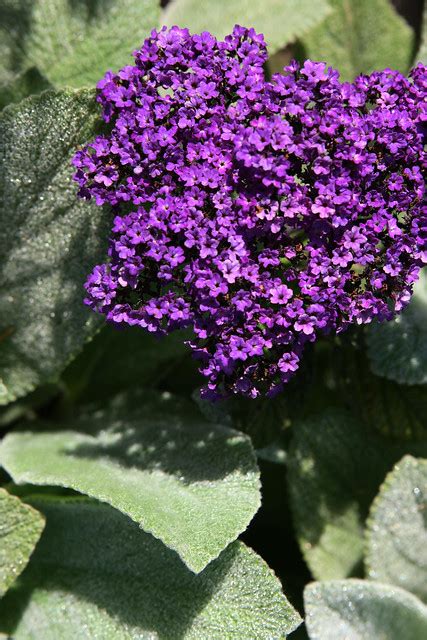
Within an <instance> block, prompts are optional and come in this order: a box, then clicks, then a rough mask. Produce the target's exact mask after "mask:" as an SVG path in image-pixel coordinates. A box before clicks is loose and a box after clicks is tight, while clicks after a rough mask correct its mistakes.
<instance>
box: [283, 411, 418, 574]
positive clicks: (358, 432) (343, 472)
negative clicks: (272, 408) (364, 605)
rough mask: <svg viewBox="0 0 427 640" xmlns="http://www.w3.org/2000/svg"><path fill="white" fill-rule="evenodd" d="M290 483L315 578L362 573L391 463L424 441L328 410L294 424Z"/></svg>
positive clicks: (296, 517) (299, 534)
mask: <svg viewBox="0 0 427 640" xmlns="http://www.w3.org/2000/svg"><path fill="white" fill-rule="evenodd" d="M294 429H295V433H294V437H293V440H292V443H291V447H290V451H289V454H288V482H289V493H290V501H291V507H292V511H293V515H294V523H295V528H296V533H297V538H298V541H299V544H300V546H301V550H302V553H303V555H304V558H305V560H306V562H307V564H308V566H309V568H310V570H311V572H312V574H313V575H314V577H315V578H316V579H321V580H329V579H332V578H345V577H348V576H358V575H360V574H361V569H362V561H363V550H364V538H363V531H364V523H365V519H366V517H367V515H368V510H369V506H370V504H371V502H372V500H373V499H374V497H375V495H376V493H377V492H378V488H379V486H380V484H381V482H382V481H383V480H384V477H385V475H386V473H387V472H388V471H389V470H390V469H391V467H392V465H393V464H394V463H395V462H396V461H397V460H399V459H400V458H401V457H402V455H403V454H404V453H405V452H406V451H407V450H408V448H411V449H412V450H413V451H414V452H418V451H421V452H424V451H426V450H427V444H426V443H425V442H420V443H412V444H411V445H409V444H408V443H398V442H393V441H389V440H387V439H386V438H383V437H381V436H380V435H379V434H377V433H375V432H373V431H372V429H369V428H368V427H367V426H365V425H364V424H363V422H362V421H358V420H356V419H355V418H354V417H353V416H352V415H351V414H350V413H348V412H346V411H340V410H326V411H324V412H323V413H321V414H319V415H317V416H312V417H311V418H307V419H306V420H302V421H300V422H298V423H296V424H295V426H294Z"/></svg>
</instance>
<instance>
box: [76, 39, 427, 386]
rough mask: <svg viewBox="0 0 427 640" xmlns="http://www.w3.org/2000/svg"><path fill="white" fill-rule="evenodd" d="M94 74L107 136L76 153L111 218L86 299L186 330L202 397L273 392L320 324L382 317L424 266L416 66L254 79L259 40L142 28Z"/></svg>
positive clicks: (311, 69) (288, 71) (422, 91)
mask: <svg viewBox="0 0 427 640" xmlns="http://www.w3.org/2000/svg"><path fill="white" fill-rule="evenodd" d="M134 57H135V63H134V65H132V66H127V67H125V68H124V69H122V70H121V71H119V72H118V73H117V74H113V73H110V72H108V73H107V74H106V75H105V77H104V79H103V80H101V82H100V83H99V84H98V90H99V91H98V101H99V102H100V104H101V105H102V108H103V117H104V120H105V121H106V122H108V123H110V133H108V135H102V136H99V137H97V138H96V139H95V140H94V141H93V142H91V143H90V144H88V145H87V146H86V147H85V148H84V149H82V150H80V151H79V152H78V153H77V154H76V156H75V158H74V164H75V166H76V167H77V172H76V175H75V178H76V180H77V182H78V183H79V185H80V191H79V193H80V195H81V196H82V197H85V198H94V199H95V201H96V203H97V204H98V205H103V204H105V203H107V204H109V205H112V207H113V208H114V210H115V212H116V214H117V215H116V217H115V219H114V226H113V229H112V234H111V239H110V247H109V259H108V262H107V263H106V264H103V265H98V266H96V267H95V269H94V270H93V272H92V274H91V275H90V276H89V278H88V281H87V283H86V289H87V299H86V303H87V304H88V305H89V306H90V307H92V308H93V309H94V310H96V311H98V312H100V313H102V314H105V316H106V317H107V319H108V320H109V321H111V322H114V323H117V324H123V323H125V324H129V325H139V326H140V327H143V328H144V329H146V330H148V331H150V332H153V333H155V334H157V335H164V334H167V333H170V332H171V331H174V330H175V329H179V328H184V327H186V328H188V327H191V328H192V330H193V335H194V338H193V339H192V340H191V342H189V344H190V346H191V349H192V350H193V352H194V354H195V355H196V357H197V358H199V359H200V367H201V368H200V370H201V372H202V373H203V374H204V375H205V376H206V377H207V385H206V387H205V389H204V393H205V394H206V395H211V396H214V395H226V394H229V393H240V394H244V395H247V396H250V397H256V396H257V395H259V394H267V395H272V394H274V393H276V392H277V391H279V390H280V389H282V388H283V384H284V383H286V382H287V381H288V380H289V378H290V377H291V376H292V375H293V374H294V372H295V371H296V370H297V369H298V366H299V361H300V359H301V355H302V351H303V349H304V345H305V344H306V343H307V342H312V341H314V340H315V339H316V337H317V336H318V335H319V334H320V333H328V332H331V331H335V332H339V331H342V330H343V329H345V328H346V327H347V326H349V325H351V324H354V323H357V324H361V323H367V322H371V321H372V320H373V319H378V320H386V319H390V318H391V317H392V316H393V314H395V313H396V312H398V311H400V310H401V309H402V308H403V307H404V306H405V305H406V304H407V303H408V301H409V298H410V295H411V292H412V285H413V283H414V281H415V280H416V279H417V277H418V272H419V268H420V266H422V265H423V264H424V263H426V262H427V211H426V206H425V203H423V188H424V182H423V180H424V175H425V173H424V172H425V168H426V156H425V153H424V147H423V134H424V129H423V127H424V126H425V122H426V110H427V109H426V85H427V70H426V67H424V66H422V65H419V66H418V67H417V68H415V69H414V70H413V71H412V73H411V74H410V76H409V78H405V77H404V76H402V75H401V74H400V73H398V72H396V71H391V70H385V71H382V72H375V73H372V74H371V75H369V76H366V75H361V76H359V77H358V78H357V79H356V80H355V81H354V82H353V83H348V82H347V83H341V82H340V80H339V75H338V72H337V71H335V70H333V69H331V68H327V67H326V65H325V64H323V63H318V62H311V61H309V60H307V61H306V62H305V63H304V64H303V65H302V66H300V65H299V64H297V63H296V62H293V63H292V64H290V65H289V66H288V67H286V68H285V69H284V71H283V73H282V74H275V75H274V76H273V77H272V78H271V80H269V81H268V80H267V79H266V78H265V76H264V71H263V65H264V63H265V61H266V57H267V53H266V46H265V43H264V40H263V37H262V36H260V35H257V34H256V33H255V31H254V30H253V29H245V28H242V27H235V29H234V31H233V33H232V34H231V35H229V36H227V37H226V38H225V39H224V41H222V42H219V41H217V40H216V39H215V38H214V37H213V36H212V35H210V34H209V33H202V34H200V35H191V34H190V33H189V32H188V30H186V29H179V28H178V27H173V28H171V29H169V30H168V29H166V28H163V29H162V30H161V31H160V32H156V31H153V32H152V34H151V37H150V38H148V39H147V40H146V41H145V42H144V44H143V46H142V48H141V49H140V50H138V51H136V52H135V53H134Z"/></svg>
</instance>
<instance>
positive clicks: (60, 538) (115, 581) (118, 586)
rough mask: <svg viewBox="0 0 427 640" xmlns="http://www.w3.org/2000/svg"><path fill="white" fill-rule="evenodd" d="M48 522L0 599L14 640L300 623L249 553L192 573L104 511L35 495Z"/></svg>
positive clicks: (195, 633)
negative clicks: (11, 588)
mask: <svg viewBox="0 0 427 640" xmlns="http://www.w3.org/2000/svg"><path fill="white" fill-rule="evenodd" d="M34 504H35V506H36V507H37V508H38V509H41V510H43V512H44V513H45V514H46V518H47V527H46V532H45V534H44V535H43V537H42V539H41V541H40V544H39V546H38V547H37V550H36V553H35V554H34V557H33V558H32V561H31V565H30V567H29V568H28V570H27V571H26V572H25V573H24V575H23V577H22V580H21V581H20V589H18V590H14V592H13V593H11V594H10V595H8V596H7V597H6V598H5V600H4V601H3V603H2V605H3V606H2V605H0V620H1V622H0V630H1V631H6V632H8V633H10V634H11V635H13V638H14V640H29V639H30V638H43V640H75V639H76V638H79V640H80V639H81V640H85V639H87V640H89V639H90V640H92V639H93V638H97V639H98V640H111V639H112V638H114V640H128V639H130V638H135V639H136V638H138V639H140V638H143V639H147V640H154V639H156V638H159V639H162V640H175V639H176V638H180V639H182V640H186V639H188V640H200V639H201V638H209V639H210V640H211V639H212V640H215V639H218V640H222V639H223V638H235V639H236V640H238V639H241V640H247V639H248V638H257V640H263V639H265V640H267V639H270V638H279V637H280V638H282V637H284V636H285V634H287V633H290V632H291V631H292V630H293V629H295V628H296V627H297V626H298V624H299V623H300V618H299V616H298V614H297V612H296V611H295V610H294V609H293V608H292V607H291V606H290V604H289V603H288V601H287V600H286V598H285V597H284V596H283V594H282V592H281V587H280V582H279V580H278V579H277V578H276V577H275V576H274V574H273V573H272V572H271V571H270V569H269V568H268V567H267V565H266V564H265V563H264V562H263V561H262V560H261V558H259V557H258V556H257V555H256V554H255V553H254V552H253V551H251V550H250V549H248V548H247V547H245V546H244V545H243V544H242V543H240V542H235V543H233V544H231V545H230V546H229V547H228V548H227V549H226V550H225V551H224V552H223V553H222V554H221V556H220V557H219V558H218V559H217V560H215V561H214V562H212V564H211V565H210V566H209V567H207V569H206V570H205V571H203V573H201V574H200V575H198V576H195V575H194V574H193V573H191V572H190V571H188V569H187V568H186V567H185V566H184V565H183V564H182V563H181V562H180V561H179V559H178V558H177V557H176V555H175V554H173V553H172V552H171V551H170V550H169V549H167V548H166V547H165V546H164V545H162V544H161V543H160V542H159V541H158V540H155V539H154V538H153V537H152V536H149V535H147V534H144V533H143V532H142V531H140V530H139V529H138V527H137V525H136V524H135V523H133V522H131V521H130V520H129V519H127V518H125V517H124V516H123V515H121V514H120V513H118V512H117V511H114V510H113V509H111V508H110V507H107V506H105V505H100V504H93V503H90V502H88V501H86V500H84V499H81V500H79V499H77V500H76V499H71V500H68V501H62V502H57V501H54V500H52V499H51V500H46V501H43V500H41V499H39V500H37V501H34Z"/></svg>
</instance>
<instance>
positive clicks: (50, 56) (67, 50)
mask: <svg viewBox="0 0 427 640" xmlns="http://www.w3.org/2000/svg"><path fill="white" fill-rule="evenodd" d="M158 17H159V3H158V2H157V0H138V2H135V0H95V1H93V0H85V1H80V2H67V1H66V0H36V1H35V3H34V9H33V18H32V19H33V22H32V28H31V33H30V36H29V39H28V43H27V58H28V61H29V62H30V63H31V64H35V65H37V66H38V67H39V68H40V70H41V71H42V72H43V73H45V75H46V76H47V77H48V78H49V80H50V81H51V82H52V83H54V84H56V85H61V86H72V87H82V86H92V85H94V84H95V83H96V82H97V81H98V80H99V79H100V78H101V77H102V76H103V75H104V73H105V72H106V71H107V69H113V70H114V71H117V70H118V69H119V68H121V67H123V66H124V65H126V64H130V62H131V60H132V58H131V53H132V51H134V50H135V49H137V48H138V47H140V46H141V44H142V42H143V40H144V39H145V38H146V37H147V36H148V34H149V32H150V31H151V29H153V28H154V27H155V26H156V25H157V22H158Z"/></svg>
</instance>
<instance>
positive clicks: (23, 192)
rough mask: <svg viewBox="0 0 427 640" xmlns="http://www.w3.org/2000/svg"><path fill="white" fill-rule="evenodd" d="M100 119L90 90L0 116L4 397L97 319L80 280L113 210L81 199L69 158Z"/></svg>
mask: <svg viewBox="0 0 427 640" xmlns="http://www.w3.org/2000/svg"><path fill="white" fill-rule="evenodd" d="M96 119H97V109H96V107H95V102H94V97H93V93H92V92H91V91H80V92H72V91H61V92H55V91H47V92H45V93H43V94H42V95H40V96H35V97H31V98H28V99H27V100H24V101H23V102H21V103H19V104H18V105H11V106H9V107H7V108H6V109H4V110H3V112H2V113H1V114H0V202H1V208H0V244H1V246H2V247H3V255H2V260H1V264H0V404H6V403H7V402H10V401H11V400H14V399H16V398H17V397H20V396H22V395H24V394H26V393H27V392H28V391H31V390H32V389H34V388H35V387H36V386H38V385H40V384H41V383H43V382H45V381H47V380H49V379H52V378H54V377H55V376H57V375H58V374H59V372H60V371H61V370H62V369H63V368H64V367H65V365H66V364H67V363H68V361H69V360H70V359H71V358H72V357H73V355H74V354H75V353H76V352H77V351H79V349H81V347H82V346H83V344H84V342H85V341H86V340H87V339H88V338H89V337H91V336H92V335H93V333H94V331H95V329H96V327H97V326H99V319H97V318H96V316H95V314H93V313H90V312H89V311H88V310H87V309H86V308H85V307H84V306H83V303H82V298H83V295H84V290H83V283H84V280H85V277H86V274H87V272H88V271H89V270H90V268H91V267H92V266H93V264H94V263H96V261H97V260H98V259H101V258H102V257H103V256H104V254H105V251H106V246H105V245H106V239H107V234H108V231H107V229H108V225H109V223H110V214H109V213H107V212H106V211H105V210H104V209H103V208H101V207H97V206H95V205H92V204H91V203H87V202H83V201H79V200H78V198H77V197H76V188H75V185H74V183H73V181H72V173H73V169H72V167H71V164H70V161H71V157H72V155H73V153H74V152H75V149H76V147H77V146H78V145H79V144H82V143H83V142H85V141H86V140H87V139H88V138H90V137H91V136H93V126H94V123H95V122H96Z"/></svg>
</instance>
